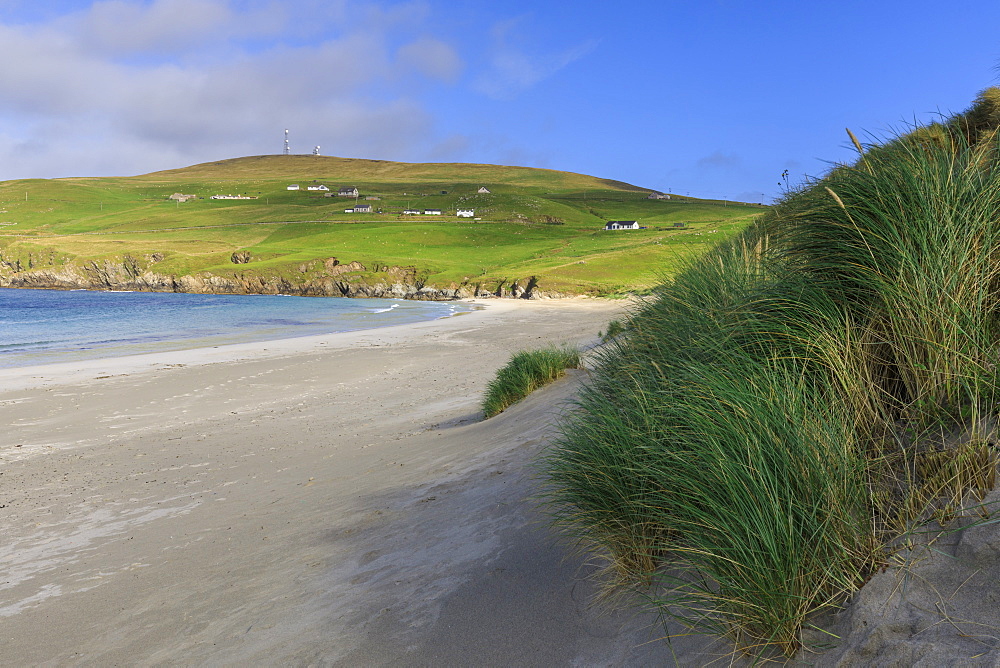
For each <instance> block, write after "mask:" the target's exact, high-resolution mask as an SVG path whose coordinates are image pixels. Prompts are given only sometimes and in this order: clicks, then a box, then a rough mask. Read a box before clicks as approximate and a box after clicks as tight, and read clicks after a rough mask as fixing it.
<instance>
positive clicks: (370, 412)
mask: <svg viewBox="0 0 1000 668" xmlns="http://www.w3.org/2000/svg"><path fill="white" fill-rule="evenodd" d="M623 307H624V304H623V303H620V302H607V301H601V300H592V299H591V300H588V299H574V300H562V301H554V302H544V303H539V302H516V303H515V302H509V301H496V302H490V303H487V304H486V305H485V308H484V309H483V310H481V311H477V312H474V313H470V314H466V315H461V316H457V317H453V318H448V319H445V320H438V321H434V322H427V323H421V324H415V325H407V326H401V327H395V328H388V329H381V330H371V331H366V332H355V333H349V334H335V335H329V336H323V337H310V338H303V339H290V340H285V341H278V342H269V343H262V344H253V345H241V346H229V347H223V348H214V349H204V350H194V351H185V352H176V353H164V354H158V355H147V356H140V357H133V358H126V359H112V360H100V361H95V362H86V363H82V364H78V365H73V366H49V367H33V368H29V369H12V370H5V371H2V372H0V388H2V390H0V411H2V420H3V424H4V425H5V427H6V428H5V433H4V434H3V436H2V437H0V439H2V440H0V466H2V469H0V471H2V474H0V506H2V507H3V513H2V515H0V518H2V520H0V521H2V532H3V536H4V541H3V544H2V547H0V569H2V571H0V574H2V578H0V637H2V639H3V646H4V651H3V653H2V655H0V662H2V663H3V664H4V665H11V666H13V665H20V666H23V665H42V664H49V665H94V666H98V665H100V666H110V665H151V664H165V665H234V664H248V665H389V664H393V665H429V664H440V665H475V664H484V663H492V664H508V665H543V664H545V665H553V664H559V663H564V664H565V663H572V662H582V663H585V664H591V663H611V664H624V663H633V662H634V661H638V662H640V663H643V662H645V659H643V658H642V657H646V658H649V659H650V660H651V661H653V662H655V663H662V661H661V657H662V653H663V652H664V650H665V648H664V647H663V646H661V645H660V644H659V643H655V644H652V645H647V644H644V643H647V642H648V641H650V640H652V639H654V638H656V637H657V636H658V634H660V633H661V632H660V631H658V629H657V628H656V627H655V626H651V624H652V623H653V622H655V619H652V618H635V617H632V616H631V615H611V616H608V615H604V614H603V613H601V612H599V611H596V610H591V609H589V607H588V599H589V594H588V592H589V591H590V590H591V588H592V585H590V584H589V583H588V582H586V581H585V580H584V578H585V577H586V575H587V571H586V570H580V564H581V559H580V558H579V557H573V556H572V551H571V550H569V549H567V546H566V545H565V544H563V543H561V542H559V541H557V540H556V538H555V536H554V535H553V534H552V532H551V531H550V530H549V529H548V528H547V526H546V525H545V524H544V522H543V521H542V518H541V516H540V515H539V514H538V512H537V511H536V509H535V504H534V503H533V502H532V501H530V500H529V499H528V497H530V496H531V495H532V494H533V493H534V492H535V491H536V483H534V482H533V481H532V480H531V479H530V476H531V470H530V467H529V464H530V462H531V460H532V458H533V457H534V456H535V455H536V454H537V452H538V451H539V450H540V449H541V448H542V447H543V445H544V444H545V442H546V439H547V438H548V437H549V434H550V433H551V426H552V423H553V421H554V420H556V419H557V418H558V417H559V415H560V412H561V411H562V410H564V408H563V407H564V405H565V402H566V400H567V399H569V398H570V397H571V395H572V392H573V389H574V387H575V383H576V382H578V381H579V379H578V378H577V379H573V378H570V379H567V380H565V381H561V382H559V383H556V384H555V385H554V386H552V387H550V388H548V389H546V390H544V391H542V392H540V393H538V394H536V395H535V396H533V397H531V398H530V399H529V400H528V401H526V402H524V403H523V404H522V405H519V406H517V407H515V408H513V409H511V410H509V411H507V412H505V413H504V414H502V415H500V416H497V417H496V418H493V419H491V420H489V421H485V422H483V421H481V416H480V414H479V410H478V403H479V401H480V399H481V396H482V392H483V389H484V387H485V385H486V383H487V382H488V381H489V379H490V378H491V377H492V374H493V372H494V371H495V370H496V369H497V368H498V367H500V366H501V365H503V364H504V363H505V362H506V361H507V359H508V358H509V356H510V354H511V353H512V352H514V351H516V350H519V349H522V348H530V347H535V346H539V345H542V344H546V343H550V342H551V343H557V344H558V343H563V342H566V343H572V344H574V345H577V344H590V343H593V342H594V341H595V340H596V338H597V333H598V331H599V330H601V329H603V328H605V327H606V325H607V322H608V321H609V320H610V319H612V318H614V317H618V316H619V315H620V312H621V310H622V308H623ZM581 373H582V372H581ZM668 654H669V652H668ZM652 657H657V658H656V659H655V660H653V659H652Z"/></svg>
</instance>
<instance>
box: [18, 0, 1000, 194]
mask: <svg viewBox="0 0 1000 668" xmlns="http://www.w3.org/2000/svg"><path fill="white" fill-rule="evenodd" d="M998 25H1000V3H950V5H947V6H946V5H944V4H942V3H940V2H925V1H922V0H916V1H911V2H895V1H879V0H873V1H869V2H864V3H862V2H839V3H808V2H801V1H798V2H783V1H778V2H766V3H760V2H735V1H729V0H703V1H701V2H674V1H670V0H664V1H659V2H630V1H628V0H624V1H622V2H618V3H607V2H601V3H598V2H587V1H585V2H575V3H565V2H547V1H545V0H536V1H535V2H522V1H518V0H515V1H512V2H506V3H496V2H485V1H479V0H470V1H467V2H462V1H450V2H444V1H443V0H424V1H414V2H368V1H358V2H354V1H350V0H324V1H319V0H301V1H289V2H283V1H278V0H102V1H99V2H87V1H82V0H77V1H69V2H58V1H55V2H47V3H39V2H37V0H30V1H29V0H0V179H13V178H26V177H60V176H89V175H96V176H110V175H131V174H140V173H145V172H149V171H154V170H159V169H170V168H175V167H182V166H186V165H190V164H195V163H199V162H205V161H210V160H218V159H222V158H230V157H239V156H244V155H260V154H269V153H280V152H281V148H282V141H283V131H284V129H285V128H288V129H289V130H290V140H291V147H292V151H293V152H296V153H310V152H312V150H313V147H314V146H316V145H319V146H321V152H322V153H323V154H324V155H339V156H345V157H360V158H377V159H385V160H402V161H410V162H482V163H493V164H511V165H526V166H533V167H546V168H551V169H561V170H567V171H574V172H582V173H587V174H592V175H595V176H600V177H604V178H610V179H617V180H622V181H627V182H630V183H634V184H636V185H639V186H643V187H647V188H653V189H657V190H663V191H667V192H676V193H680V194H690V195H692V196H696V197H712V198H730V199H741V200H745V201H769V200H770V199H771V198H772V197H773V196H775V195H777V194H778V193H779V191H780V189H779V187H778V182H779V180H780V175H781V173H782V171H783V170H785V169H787V170H789V174H790V178H791V181H792V182H797V181H800V180H801V179H803V178H805V177H806V176H818V175H821V174H822V173H823V172H824V171H825V170H826V169H828V166H829V164H830V163H831V162H837V161H846V160H849V159H851V155H852V154H851V150H850V149H849V144H848V141H847V136H846V134H845V132H844V128H845V127H850V128H851V129H852V130H854V131H855V133H857V134H859V135H860V136H862V137H863V136H865V135H868V136H870V137H873V138H878V137H884V136H886V135H887V134H889V133H891V132H892V131H894V130H899V129H905V128H906V127H907V126H908V125H910V124H912V123H914V122H918V123H920V122H927V121H928V120H931V119H933V118H934V117H935V116H936V115H938V114H941V113H944V114H948V113H954V112H958V111H961V110H963V109H965V108H966V107H968V106H969V104H970V103H971V102H972V100H973V99H974V98H975V96H976V94H977V93H978V92H979V91H980V90H982V89H983V88H986V87H988V86H991V85H996V84H997V83H998V81H997V79H998V77H997V70H996V67H997V65H998V63H1000V30H997V28H996V26H998Z"/></svg>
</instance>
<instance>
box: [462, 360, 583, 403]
mask: <svg viewBox="0 0 1000 668" xmlns="http://www.w3.org/2000/svg"><path fill="white" fill-rule="evenodd" d="M579 366H580V352H579V351H578V350H576V349H574V348H554V347H550V348H539V349H536V350H522V351H520V352H517V353H514V355H512V356H511V358H510V361H508V362H507V364H505V365H504V366H503V367H501V368H500V370H499V371H497V374H496V377H495V378H494V379H493V380H492V381H490V384H489V385H488V386H487V388H486V395H485V396H484V398H483V403H482V408H483V413H484V415H485V416H486V417H487V418H490V417H493V416H494V415H497V414H498V413H502V412H503V411H505V410H506V409H507V408H508V407H510V406H512V405H513V404H515V403H517V402H518V401H520V400H521V399H524V398H525V397H526V396H528V395H529V394H531V393H532V392H534V391H535V390H537V389H538V388H539V387H542V386H543V385H546V384H548V383H551V382H552V381H554V380H556V379H557V378H559V377H560V376H562V375H563V374H564V373H565V372H566V369H576V368H579Z"/></svg>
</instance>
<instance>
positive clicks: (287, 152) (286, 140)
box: [285, 128, 292, 155]
mask: <svg viewBox="0 0 1000 668" xmlns="http://www.w3.org/2000/svg"><path fill="white" fill-rule="evenodd" d="M291 152H292V149H290V148H288V128H285V155H288V154H289V153H291Z"/></svg>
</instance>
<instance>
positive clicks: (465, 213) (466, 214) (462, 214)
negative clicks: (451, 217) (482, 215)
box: [455, 209, 476, 218]
mask: <svg viewBox="0 0 1000 668" xmlns="http://www.w3.org/2000/svg"><path fill="white" fill-rule="evenodd" d="M455 215H456V216H458V217H459V218H472V217H473V216H475V215H476V212H475V210H474V209H459V210H458V211H457V212H456V213H455Z"/></svg>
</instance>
